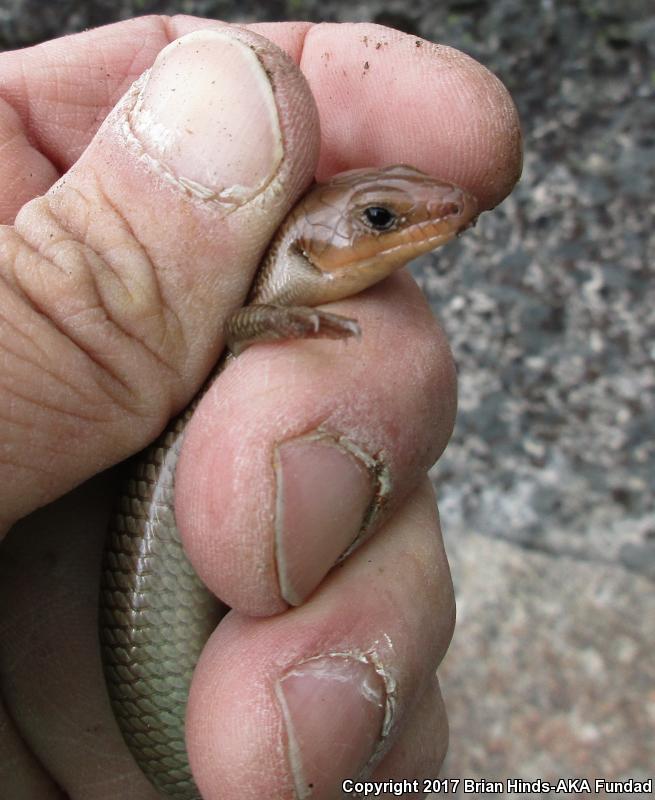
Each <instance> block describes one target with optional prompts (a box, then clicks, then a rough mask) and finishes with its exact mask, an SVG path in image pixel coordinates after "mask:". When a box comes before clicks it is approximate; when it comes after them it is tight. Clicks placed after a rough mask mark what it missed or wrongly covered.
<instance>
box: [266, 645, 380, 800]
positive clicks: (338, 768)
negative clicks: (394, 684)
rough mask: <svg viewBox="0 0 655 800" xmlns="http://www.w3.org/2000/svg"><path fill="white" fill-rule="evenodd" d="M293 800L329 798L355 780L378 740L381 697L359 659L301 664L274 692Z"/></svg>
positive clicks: (374, 677)
mask: <svg viewBox="0 0 655 800" xmlns="http://www.w3.org/2000/svg"><path fill="white" fill-rule="evenodd" d="M276 694H277V697H278V702H279V703H280V706H281V708H282V715H283V718H284V723H285V727H286V733H287V754H288V759H289V767H290V769H291V773H292V775H293V780H294V784H295V790H296V797H297V798H298V800H304V798H307V797H312V798H317V800H318V798H323V797H332V796H333V795H334V789H335V787H338V786H340V785H341V781H342V780H344V779H345V778H354V777H357V776H358V775H359V774H360V772H361V771H362V770H363V769H364V767H365V766H366V765H367V764H368V762H369V761H370V760H371V758H372V757H373V755H374V753H375V752H376V750H377V748H378V746H379V745H380V742H381V740H382V737H383V727H384V726H385V714H386V712H387V694H386V689H385V684H384V681H383V680H382V678H381V676H380V675H379V674H378V673H377V671H376V669H375V667H374V666H373V664H372V663H370V662H369V661H367V660H366V659H365V658H361V659H359V658H357V657H351V656H349V655H345V654H333V655H328V656H317V657H316V658H311V659H309V660H307V661H304V662H302V663H300V664H298V665H296V666H295V667H294V668H292V669H291V670H290V671H289V672H287V673H286V675H285V676H284V677H282V678H281V679H280V681H279V682H278V684H277V687H276Z"/></svg>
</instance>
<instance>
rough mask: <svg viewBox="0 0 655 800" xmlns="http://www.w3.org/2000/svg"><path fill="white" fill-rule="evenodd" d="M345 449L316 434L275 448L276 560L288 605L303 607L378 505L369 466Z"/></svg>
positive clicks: (341, 442)
mask: <svg viewBox="0 0 655 800" xmlns="http://www.w3.org/2000/svg"><path fill="white" fill-rule="evenodd" d="M347 445H348V440H346V439H344V438H343V437H341V438H336V437H333V436H330V435H325V434H320V433H317V434H311V435H309V436H306V437H302V438H298V439H291V440H289V441H287V442H284V443H282V444H280V445H278V447H277V448H276V453H275V475H276V493H277V496H276V515H275V557H276V563H277V573H278V579H279V582H280V593H281V595H282V597H283V598H284V599H285V600H286V602H287V603H289V604H290V605H299V604H300V603H302V602H303V600H304V599H305V598H306V597H307V596H308V595H309V594H311V592H312V591H313V590H314V589H315V588H316V587H317V586H318V584H319V583H320V582H321V580H322V579H323V578H324V577H325V575H326V574H327V573H328V572H329V570H330V569H331V568H332V567H333V566H334V564H335V563H336V562H337V560H338V559H339V556H341V555H342V554H343V553H344V552H345V551H346V550H347V549H348V548H349V546H350V545H351V544H352V543H353V542H354V541H355V540H356V539H357V537H358V535H359V532H360V530H361V528H362V523H363V521H364V518H365V515H366V513H367V511H368V509H369V506H370V505H371V502H372V501H373V499H374V495H375V482H374V480H373V478H372V475H371V469H370V465H368V464H367V463H366V462H365V460H364V458H365V455H364V454H363V453H362V452H361V450H359V449H358V448H355V447H353V446H350V447H348V446H347Z"/></svg>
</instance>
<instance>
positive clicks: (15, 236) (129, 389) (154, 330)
mask: <svg viewBox="0 0 655 800" xmlns="http://www.w3.org/2000/svg"><path fill="white" fill-rule="evenodd" d="M3 238H4V240H5V241H4V246H3V248H2V249H3V250H4V251H5V254H4V255H5V257H4V258H3V262H4V265H3V270H4V271H5V272H6V273H7V275H6V277H7V278H8V281H7V282H8V284H9V288H10V289H11V290H13V292H14V293H15V294H17V295H18V297H19V298H20V301H21V302H22V304H23V306H24V313H31V314H32V315H36V316H38V317H40V318H41V321H43V319H44V318H45V320H47V322H48V326H47V329H46V330H44V329H43V327H42V326H39V329H40V334H41V335H42V336H47V337H49V339H50V340H51V342H52V343H53V346H55V347H56V348H57V349H58V351H60V352H62V351H64V350H67V351H68V352H69V354H70V353H71V352H74V354H75V356H76V357H77V360H78V361H80V360H81V361H82V366H83V368H84V370H83V371H84V373H85V375H86V378H87V379H88V378H89V376H90V375H91V376H92V377H93V382H94V384H95V386H96V387H97V389H98V390H99V393H100V394H101V395H104V396H105V397H104V401H101V400H100V399H99V402H104V403H106V400H107V397H106V396H107V395H108V396H109V399H110V400H111V402H112V404H114V405H116V406H117V407H118V408H119V409H120V410H121V411H123V412H129V413H130V414H131V415H136V416H139V417H152V416H154V417H156V418H160V417H162V416H164V417H165V416H166V415H169V414H170V410H171V406H172V405H175V404H176V403H177V398H176V397H175V391H176V389H175V387H176V386H177V384H178V382H179V381H178V379H179V372H180V366H179V365H181V364H183V363H184V357H185V340H184V335H183V330H182V326H181V323H180V320H179V318H178V316H177V315H176V313H175V312H174V310H173V309H172V308H171V307H170V306H169V305H168V304H167V303H166V302H165V301H164V298H163V295H162V292H161V287H160V285H159V281H158V275H157V270H156V268H155V265H154V264H153V262H152V260H151V259H150V258H149V256H148V253H147V251H146V248H144V247H143V246H142V245H141V243H140V242H139V241H138V240H137V238H136V237H135V235H134V234H133V232H132V230H131V229H130V227H129V225H128V224H127V222H126V221H125V219H124V218H123V216H122V215H121V214H120V212H119V211H118V209H116V208H115V207H114V206H113V205H112V203H111V202H110V201H109V199H108V198H107V197H106V195H105V194H104V193H103V192H102V189H101V186H100V183H99V181H98V180H95V181H92V180H87V181H86V183H85V184H84V186H83V187H79V186H77V187H72V186H71V185H69V184H68V183H67V182H66V180H65V179H64V181H62V182H61V183H60V184H59V185H58V186H57V187H55V189H54V190H53V191H51V192H50V193H49V194H48V195H45V196H43V197H40V198H36V199H35V200H32V201H31V202H30V203H28V204H27V205H26V206H24V207H23V209H22V210H21V211H20V213H19V214H18V216H17V218H16V224H15V227H14V229H5V231H4V233H3ZM80 380H82V377H80Z"/></svg>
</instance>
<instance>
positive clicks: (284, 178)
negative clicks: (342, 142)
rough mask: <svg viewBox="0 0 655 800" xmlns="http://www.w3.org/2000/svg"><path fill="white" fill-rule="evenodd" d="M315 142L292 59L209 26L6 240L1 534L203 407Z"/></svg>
mask: <svg viewBox="0 0 655 800" xmlns="http://www.w3.org/2000/svg"><path fill="white" fill-rule="evenodd" d="M318 139H319V135H318V118H317V112H316V108H315V105H314V102H313V99H312V97H311V93H310V91H309V89H308V87H307V85H306V83H305V81H304V79H303V78H302V76H301V74H300V72H299V71H298V69H297V68H296V67H295V65H294V64H293V63H292V62H291V61H290V60H289V59H288V58H287V57H286V56H285V55H284V54H283V53H282V52H281V51H280V50H278V49H277V48H276V47H275V46H274V45H272V44H271V43H270V42H268V41H267V40H265V39H262V38H261V37H258V36H256V35H255V34H252V33H249V32H246V31H242V30H240V29H235V28H229V27H224V28H219V29H217V30H203V31H197V32H195V33H192V34H189V35H188V36H185V37H183V38H182V39H179V40H177V41H175V42H173V43H172V44H170V45H168V47H166V48H165V49H164V50H162V51H161V53H160V54H159V56H158V57H157V59H156V61H155V63H154V65H153V67H152V69H151V70H150V71H149V73H146V74H144V75H143V76H142V77H141V78H140V79H139V80H138V81H137V82H136V83H135V84H134V85H133V87H132V88H131V89H130V90H129V91H128V93H127V94H126V95H125V96H124V97H123V99H122V100H121V101H120V102H119V104H118V105H117V107H116V108H115V109H114V110H113V111H112V112H111V114H110V115H109V116H108V118H107V119H106V120H105V123H104V124H103V126H102V127H101V129H100V130H99V132H98V134H97V135H96V137H95V138H94V140H93V141H92V142H91V144H90V145H89V147H88V148H87V150H86V151H85V152H84V154H83V156H82V158H81V159H80V160H79V161H78V162H77V163H76V164H75V166H74V167H73V168H72V169H71V170H70V171H69V172H68V173H67V174H66V175H64V176H63V177H62V178H61V179H60V180H59V181H58V182H57V183H56V184H55V185H54V186H53V187H52V189H51V190H50V191H49V192H48V193H47V194H46V195H44V196H43V197H40V198H37V199H35V200H32V201H31V202H29V203H27V205H25V206H24V207H23V208H22V209H21V211H20V212H19V214H18V215H17V217H16V223H15V225H14V226H13V227H10V226H5V227H3V228H0V276H1V277H2V278H3V279H4V280H2V281H0V364H1V365H2V366H1V368H0V418H1V419H2V421H3V423H2V427H1V428H0V486H1V487H2V488H1V489H0V507H1V508H2V509H3V511H2V519H0V523H4V525H9V524H11V523H12V522H13V521H15V520H16V519H18V518H19V517H21V516H23V515H25V514H27V513H28V512H30V511H31V510H33V509H34V508H36V507H38V506H40V505H43V504H44V503H46V502H49V501H51V500H53V499H54V498H56V497H57V496H59V495H61V494H63V493H64V492H66V491H68V490H69V489H71V488H72V487H73V486H75V485H77V484H78V483H80V482H82V481H83V480H85V479H86V478H87V477H89V476H90V475H92V474H94V473H96V472H98V471H100V470H102V469H104V468H106V467H108V466H110V465H111V464H113V463H115V462H117V461H119V460H121V459H123V458H125V457H126V456H128V455H129V454H131V453H133V452H135V451H136V450H138V449H140V448H142V447H143V446H144V445H145V444H146V443H147V442H148V441H150V440H151V439H152V438H153V437H154V436H155V435H156V434H157V433H158V432H159V431H160V430H161V429H162V427H163V426H164V424H165V423H166V421H167V419H168V418H169V417H170V416H171V415H172V414H173V413H174V412H175V411H177V410H179V409H180V408H181V407H182V406H183V405H184V404H185V403H186V402H187V401H188V400H189V399H190V397H191V396H192V395H193V393H194V391H195V390H196V389H197V388H198V386H199V384H200V382H201V380H202V379H203V377H204V376H205V375H206V374H207V372H208V370H209V368H210V367H211V365H212V364H213V363H214V361H215V360H216V358H217V356H218V354H219V352H220V350H221V348H222V334H221V330H222V323H223V320H224V318H225V316H226V314H227V313H228V312H229V311H230V310H232V309H233V308H234V307H235V306H238V305H239V304H240V302H241V301H242V300H243V297H244V296H245V293H246V292H247V289H248V286H249V284H250V281H251V278H252V275H253V273H254V271H255V270H256V267H257V263H258V261H259V259H260V257H261V254H262V252H263V249H264V248H265V246H266V244H267V243H268V241H269V239H270V237H271V236H272V233H273V232H274V230H275V228H276V227H277V225H278V224H279V222H280V220H281V218H282V217H283V216H284V215H285V213H286V211H287V210H288V208H289V206H290V205H291V204H292V203H293V202H294V201H295V199H296V197H297V196H298V195H299V194H300V192H301V191H302V189H303V188H304V187H305V186H306V185H307V183H308V182H309V181H310V180H311V177H312V175H313V171H314V167H315V163H316V158H317V152H318Z"/></svg>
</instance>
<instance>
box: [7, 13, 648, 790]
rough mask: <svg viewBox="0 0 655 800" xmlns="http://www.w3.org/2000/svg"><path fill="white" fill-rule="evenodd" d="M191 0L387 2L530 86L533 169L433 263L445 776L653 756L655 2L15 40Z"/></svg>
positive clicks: (644, 762) (417, 28)
mask: <svg viewBox="0 0 655 800" xmlns="http://www.w3.org/2000/svg"><path fill="white" fill-rule="evenodd" d="M173 10H178V11H185V12H187V13H196V14H200V15H206V16H215V17H221V18H223V19H238V20H254V19H284V18H296V19H298V18H301V19H313V20H340V21H360V20H373V21H376V22H380V23H382V24H389V25H393V26H395V27H399V28H401V29H403V30H406V31H408V32H411V33H412V34H416V35H421V36H424V37H426V38H428V39H433V40H435V41H441V42H444V43H446V44H450V45H453V46H455V47H459V48H461V49H463V50H465V51H466V52H468V53H469V54H471V55H472V56H474V57H476V58H478V59H479V60H480V61H482V62H483V63H484V64H486V65H487V66H488V67H489V68H490V69H492V70H493V71H494V72H496V73H497V74H498V75H499V77H501V79H502V80H503V81H504V82H505V83H506V84H507V86H508V87H509V88H510V90H511V91H512V94H513V96H514V99H515V101H516V103H517V106H518V108H519V111H520V114H521V117H522V121H523V126H524V133H525V147H526V158H525V169H524V174H523V179H522V181H521V183H520V184H519V186H518V188H517V189H516V191H515V192H514V193H513V195H512V196H511V197H510V198H509V199H508V200H506V201H505V202H504V203H503V204H502V206H501V207H500V208H499V209H498V210H496V211H494V212H493V213H492V214H486V215H484V216H483V217H482V219H481V220H480V222H479V225H478V227H477V229H476V231H475V232H473V233H472V234H467V235H466V236H465V237H463V238H462V239H461V240H459V241H458V242H457V243H456V245H454V246H453V247H451V248H450V250H449V251H447V252H446V253H444V254H439V257H438V258H437V259H425V260H423V261H422V262H421V263H420V264H419V265H418V266H417V268H416V274H417V276H418V278H419V280H420V282H421V284H422V285H423V287H424V288H425V290H426V292H427V293H428V294H429V296H430V298H431V302H432V303H433V305H434V308H435V311H436V312H437V313H438V314H439V315H440V317H441V318H442V320H443V322H444V325H445V327H446V329H447V331H448V333H449V335H450V337H451V341H452V344H453V350H454V353H455V357H456V359H457V363H458V366H459V371H460V386H461V391H460V413H459V418H458V425H457V429H456V432H455V436H454V439H453V442H452V444H451V445H450V447H449V449H448V451H447V453H446V455H445V456H444V457H443V459H442V460H441V462H440V463H439V465H438V466H437V467H436V468H435V470H434V480H435V483H436V485H437V487H438V494H439V497H440V502H441V509H442V518H443V523H444V528H445V530H446V534H447V536H446V539H447V546H448V551H449V554H450V557H451V560H452V563H453V571H454V576H455V584H456V589H457V596H458V604H459V625H458V629H457V633H456V637H455V640H454V643H453V647H452V649H451V651H450V653H449V655H448V657H447V660H446V663H445V664H444V669H443V674H442V677H443V685H444V693H445V695H446V699H447V701H448V705H449V709H450V717H451V725H452V741H451V750H450V755H449V757H448V761H447V764H446V767H445V770H444V774H445V775H448V776H453V777H476V776H480V777H482V776H483V777H486V778H488V779H494V778H503V777H508V776H519V777H550V778H553V777H559V776H565V777H574V776H588V777H605V778H610V779H619V778H628V777H634V778H640V777H642V778H643V777H646V776H647V774H648V771H649V770H650V774H651V775H652V774H653V771H655V741H654V737H653V730H654V728H655V694H654V692H655V681H654V677H655V675H654V674H653V650H654V646H655V608H654V600H653V583H652V581H653V579H655V516H654V510H655V509H654V505H655V501H654V495H655V413H654V412H655V364H654V362H655V288H654V282H653V261H654V257H655V235H654V233H653V211H654V210H655V200H654V197H655V191H654V189H655V104H654V103H653V96H654V94H655V78H654V73H653V64H654V63H655V60H654V58H653V56H654V55H655V54H654V52H653V51H654V49H655V46H654V42H655V9H654V8H653V5H652V3H651V2H647V1H646V0H643V1H640V0H628V2H622V3H616V2H612V1H611V0H581V2H573V0H569V2H565V1H564V0H560V1H559V2H558V1H557V0H542V2H520V1H519V0H496V2H491V1H490V0H489V2H483V0H457V1H453V2H442V3H434V2H429V0H420V1H419V2H415V3H412V4H407V3H405V2H394V1H393V0H392V1H391V2H377V1H376V0H371V1H370V2H340V1H339V2H338V1H337V0H323V2H320V3H319V2H317V0H288V2H283V1H282V0H278V1H277V2H267V3H264V2H254V0H253V1H252V2H241V3H231V2H226V1H223V2H219V0H216V1H215V2H212V0H197V1H194V0H188V2H182V3H166V2H147V0H146V1H145V2H144V1H143V0H142V1H141V2H136V0H132V2H130V1H129V0H122V2H118V3H115V2H108V0H105V1H104V2H103V1H102V0H96V2H80V0H64V1H63V2H58V3H53V4H50V5H44V4H42V3H40V2H36V0H5V2H3V3H2V4H1V5H0V44H4V46H8V47H17V46H22V45H26V44H31V43H33V42H36V41H38V40H40V39H44V38H48V37H50V36H53V35H57V34H59V33H61V32H65V31H72V30H80V29H82V28H83V27H86V26H89V25H97V24H101V23H102V22H105V21H111V20H114V19H120V18H126V17H129V16H132V15H134V14H142V13H150V12H154V11H162V12H167V13H171V11H173ZM469 796H470V795H469ZM479 796H482V795H479Z"/></svg>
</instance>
